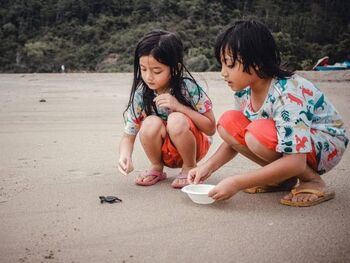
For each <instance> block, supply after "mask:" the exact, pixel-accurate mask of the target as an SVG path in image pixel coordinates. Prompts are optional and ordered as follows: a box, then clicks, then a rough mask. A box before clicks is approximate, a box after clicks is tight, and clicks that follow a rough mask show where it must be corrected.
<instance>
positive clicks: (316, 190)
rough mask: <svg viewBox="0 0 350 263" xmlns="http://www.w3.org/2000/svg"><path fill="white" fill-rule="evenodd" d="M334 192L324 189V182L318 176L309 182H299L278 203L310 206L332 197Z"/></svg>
mask: <svg viewBox="0 0 350 263" xmlns="http://www.w3.org/2000/svg"><path fill="white" fill-rule="evenodd" d="M334 196H335V192H334V191H330V190H327V189H326V184H325V183H324V181H323V180H322V179H321V178H319V179H315V180H313V181H310V182H303V181H301V182H300V185H299V186H298V187H297V188H294V189H293V190H292V191H291V192H290V193H289V194H288V195H286V196H284V197H283V198H282V199H281V200H280V203H281V204H284V205H290V206H312V205H316V204H319V203H322V202H324V201H327V200H330V199H332V198H334Z"/></svg>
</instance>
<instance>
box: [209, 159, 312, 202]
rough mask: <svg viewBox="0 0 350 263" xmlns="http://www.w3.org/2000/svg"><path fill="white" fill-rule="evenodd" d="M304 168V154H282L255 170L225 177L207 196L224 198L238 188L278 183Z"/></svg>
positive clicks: (228, 196) (234, 192) (302, 170)
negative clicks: (280, 156)
mask: <svg viewBox="0 0 350 263" xmlns="http://www.w3.org/2000/svg"><path fill="white" fill-rule="evenodd" d="M305 169H306V154H302V153H299V154H297V153H295V154H288V155H284V156H283V157H282V158H279V159H277V160H276V161H273V162H272V163H270V164H268V165H266V166H264V167H262V168H259V169H257V170H254V171H251V172H248V173H245V174H239V175H235V176H230V177H228V178H225V179H224V180H222V181H221V182H220V183H219V184H217V185H216V187H215V188H213V189H212V190H211V191H210V192H209V196H211V197H213V198H214V199H215V200H225V199H228V198H230V197H232V196H233V195H234V194H236V193H237V192H238V191H240V190H243V189H246V188H251V187H254V186H259V185H267V184H273V183H278V182H281V181H284V180H286V179H288V178H291V177H293V176H296V175H298V174H301V173H303V172H304V171H305Z"/></svg>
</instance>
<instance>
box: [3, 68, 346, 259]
mask: <svg viewBox="0 0 350 263" xmlns="http://www.w3.org/2000/svg"><path fill="white" fill-rule="evenodd" d="M299 74H301V75H303V76H305V77H307V78H308V79H310V80H311V81H313V82H314V83H315V84H316V85H317V86H318V87H319V88H320V89H321V90H322V91H324V92H325V94H326V95H327V97H328V98H329V99H330V101H331V102H332V103H333V104H334V105H335V106H336V108H337V110H338V111H339V112H340V114H341V115H342V116H343V119H344V121H345V127H346V128H347V130H348V131H349V130H350V129H349V128H350V70H344V71H332V72H306V71H302V72H299ZM194 75H195V77H196V79H197V80H198V81H199V83H200V84H201V85H202V86H203V87H204V88H205V89H206V90H207V92H208V94H209V96H210V98H211V99H212V102H213V105H214V108H213V110H214V113H215V116H216V119H218V117H219V116H220V115H221V114H222V113H223V112H224V111H226V110H228V109H230V107H231V105H232V99H233V94H232V92H231V91H230V90H229V88H228V87H227V86H226V84H225V82H224V81H223V80H222V78H221V76H220V73H219V72H205V73H196V74H194ZM132 77H133V75H132V74H131V73H110V74H109V73H108V74H97V73H96V74H95V73H62V74H0V134H1V136H0V149H1V155H0V218H1V219H0V237H1V242H0V262H1V263H3V262H75V263H76V262H347V261H348V260H349V258H350V209H349V203H350V191H349V185H350V176H349V168H350V152H349V150H348V151H346V152H345V155H344V157H343V159H342V161H341V162H340V163H339V164H338V165H337V166H336V167H335V168H334V169H333V170H331V171H330V172H329V173H327V174H325V175H324V176H323V178H324V180H325V181H326V183H327V184H328V185H329V187H330V188H332V189H334V190H335V192H336V198H335V199H333V200H331V201H328V202H325V203H322V204H320V205H317V206H313V207H309V208H294V207H288V206H284V205H281V204H279V199H280V198H281V197H282V196H283V195H285V194H286V193H268V194H255V195H251V194H246V193H243V192H240V193H238V194H237V195H235V196H234V197H233V198H231V199H230V200H227V201H224V202H215V203H213V204H211V205H199V204H195V203H193V202H191V200H190V199H189V198H188V197H187V195H185V194H184V193H182V192H181V191H180V190H175V189H173V188H171V186H170V184H171V182H172V180H173V179H174V177H175V175H176V174H177V173H178V171H179V169H168V168H167V169H166V172H167V173H168V178H167V179H166V180H164V181H162V182H160V183H158V184H156V185H154V186H151V187H141V186H137V185H135V184H134V178H135V177H136V176H137V174H138V173H140V172H141V171H143V170H144V169H147V167H148V160H147V158H146V156H145V154H144V152H143V150H142V148H141V146H140V143H139V142H138V141H137V143H136V144H135V148H134V155H133V161H134V166H135V170H134V171H133V172H132V173H131V174H129V175H128V176H123V175H121V174H120V173H119V172H118V169H117V161H118V144H119V141H120V139H121V136H122V134H123V126H124V122H123V111H124V110H125V106H126V105H127V102H128V99H129V92H130V87H131V84H132ZM348 134H349V132H348ZM219 144H220V138H219V136H218V134H215V135H214V136H213V145H212V146H211V148H210V151H209V154H208V155H207V157H206V158H208V157H209V156H210V155H211V154H212V153H214V151H215V150H216V148H217V147H218V146H219ZM257 167H258V166H257V165H255V164H254V163H252V162H251V161H248V160H247V159H245V158H243V157H241V156H238V157H237V158H235V159H234V160H233V161H231V162H229V163H228V164H226V165H225V166H224V167H223V168H222V169H220V170H219V171H217V172H216V173H215V174H214V175H213V176H212V177H210V178H209V180H208V183H211V184H217V183H218V182H219V181H220V180H222V179H224V178H226V177H227V176H231V175H235V174H239V173H243V172H245V171H248V170H252V169H255V168H257ZM101 195H105V196H107V195H114V196H117V197H119V198H120V199H122V200H123V201H122V202H121V203H114V204H108V203H104V204H101V203H100V201H99V196H101Z"/></svg>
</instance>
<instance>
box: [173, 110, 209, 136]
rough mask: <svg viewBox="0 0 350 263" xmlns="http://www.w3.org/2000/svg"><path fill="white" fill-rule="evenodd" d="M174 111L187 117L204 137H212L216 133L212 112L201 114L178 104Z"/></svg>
mask: <svg viewBox="0 0 350 263" xmlns="http://www.w3.org/2000/svg"><path fill="white" fill-rule="evenodd" d="M176 111H178V112H181V113H183V114H185V115H187V116H188V117H189V118H190V119H191V120H192V121H193V123H194V124H195V125H196V127H197V128H198V129H199V130H200V131H202V132H204V133H205V134H206V135H208V136H211V135H214V133H215V131H216V124H215V117H214V113H213V111H212V110H209V111H207V112H205V113H203V114H201V113H199V112H198V111H195V110H192V109H191V108H190V107H187V106H185V105H183V104H180V106H179V107H178V109H177V110H176Z"/></svg>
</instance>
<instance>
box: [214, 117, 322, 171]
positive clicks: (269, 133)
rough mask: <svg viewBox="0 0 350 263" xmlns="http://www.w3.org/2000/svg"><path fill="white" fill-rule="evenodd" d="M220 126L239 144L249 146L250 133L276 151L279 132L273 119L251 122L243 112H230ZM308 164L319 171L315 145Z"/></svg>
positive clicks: (309, 154)
mask: <svg viewBox="0 0 350 263" xmlns="http://www.w3.org/2000/svg"><path fill="white" fill-rule="evenodd" d="M218 125H220V126H221V127H223V128H224V129H225V130H226V131H227V132H228V133H229V134H231V135H232V136H233V138H234V139H235V140H236V141H237V142H238V143H239V144H242V145H245V146H247V144H246V142H245V133H246V132H247V131H249V132H250V133H251V134H252V135H253V136H254V137H255V138H256V139H257V140H258V141H259V142H260V143H261V144H262V145H264V146H265V147H266V148H268V149H270V150H272V151H276V146H277V143H278V141H277V130H276V127H275V122H274V121H273V120H272V119H259V120H255V121H250V120H249V119H248V118H247V117H246V116H244V115H243V113H242V112H240V111H236V110H230V111H226V112H224V113H223V114H222V116H221V117H220V119H219V121H218ZM307 163H308V165H309V166H310V167H311V168H312V169H314V170H315V171H316V170H317V166H318V163H317V159H316V151H315V146H314V144H312V152H310V153H307Z"/></svg>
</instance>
